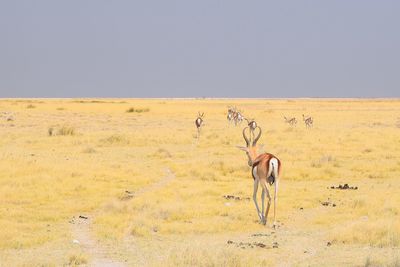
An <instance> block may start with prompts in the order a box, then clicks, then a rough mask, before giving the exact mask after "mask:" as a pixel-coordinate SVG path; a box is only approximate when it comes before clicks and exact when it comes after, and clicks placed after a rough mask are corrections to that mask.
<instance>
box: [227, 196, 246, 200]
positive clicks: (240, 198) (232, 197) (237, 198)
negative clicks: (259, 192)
mask: <svg viewBox="0 0 400 267" xmlns="http://www.w3.org/2000/svg"><path fill="white" fill-rule="evenodd" d="M223 197H224V198H225V199H228V200H229V199H233V200H250V198H249V197H244V198H242V197H238V196H234V195H225V196H223Z"/></svg>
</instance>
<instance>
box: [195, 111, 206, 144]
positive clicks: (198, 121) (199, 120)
mask: <svg viewBox="0 0 400 267" xmlns="http://www.w3.org/2000/svg"><path fill="white" fill-rule="evenodd" d="M203 117H204V112H203V113H201V114H200V112H199V113H198V114H197V118H196V120H195V121H194V123H195V124H196V128H197V138H199V137H200V129H201V126H202V125H203Z"/></svg>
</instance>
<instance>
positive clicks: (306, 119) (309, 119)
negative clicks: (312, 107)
mask: <svg viewBox="0 0 400 267" xmlns="http://www.w3.org/2000/svg"><path fill="white" fill-rule="evenodd" d="M303 121H304V123H305V124H306V127H307V128H311V127H312V126H313V122H314V121H313V118H312V117H310V116H307V117H306V116H304V114H303Z"/></svg>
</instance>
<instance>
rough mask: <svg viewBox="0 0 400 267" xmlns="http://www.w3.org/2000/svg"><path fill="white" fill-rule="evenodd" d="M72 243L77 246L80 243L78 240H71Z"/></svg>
mask: <svg viewBox="0 0 400 267" xmlns="http://www.w3.org/2000/svg"><path fill="white" fill-rule="evenodd" d="M72 243H74V244H79V243H80V242H79V241H78V240H76V239H74V240H72Z"/></svg>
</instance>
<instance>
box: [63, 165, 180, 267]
mask: <svg viewBox="0 0 400 267" xmlns="http://www.w3.org/2000/svg"><path fill="white" fill-rule="evenodd" d="M173 179H175V174H174V173H173V172H172V171H171V170H170V169H169V168H168V169H166V175H165V176H164V177H163V178H162V179H161V180H160V181H157V182H155V183H153V184H150V185H148V186H146V187H144V188H141V189H140V190H138V191H135V192H134V198H137V197H139V196H141V195H143V194H144V193H147V192H150V191H153V190H157V189H160V188H162V187H164V186H166V185H167V184H168V183H169V182H171V181H172V180H173ZM95 214H96V212H94V213H92V214H91V215H88V216H80V215H77V216H75V217H74V218H73V219H72V221H71V224H72V236H73V240H72V242H73V243H75V244H77V245H79V246H80V247H81V248H82V250H83V251H84V252H85V253H86V254H87V255H88V256H89V257H90V260H89V261H90V263H89V266H98V267H106V266H107V267H123V266H127V264H126V263H125V262H121V261H118V260H116V259H114V258H111V257H110V254H111V251H112V249H111V248H109V247H107V246H104V245H103V244H101V243H100V242H99V241H97V240H96V239H95V238H94V237H93V231H92V226H93V221H94V218H95V217H96V215H95Z"/></svg>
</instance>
